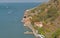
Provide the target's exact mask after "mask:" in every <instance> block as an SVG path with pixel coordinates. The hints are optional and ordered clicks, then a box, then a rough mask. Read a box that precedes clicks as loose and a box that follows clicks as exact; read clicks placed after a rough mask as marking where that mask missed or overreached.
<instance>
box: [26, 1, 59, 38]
mask: <svg viewBox="0 0 60 38" xmlns="http://www.w3.org/2000/svg"><path fill="white" fill-rule="evenodd" d="M26 13H27V16H28V17H32V19H30V20H31V24H32V25H33V27H34V28H35V29H36V30H38V33H39V34H43V35H45V37H46V38H60V0H50V1H49V2H47V3H43V4H41V5H38V6H37V7H35V8H33V9H30V10H29V11H28V12H26ZM34 22H42V23H43V27H41V28H40V27H37V26H35V25H34Z"/></svg>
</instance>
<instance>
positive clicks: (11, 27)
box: [0, 3, 40, 38]
mask: <svg viewBox="0 0 60 38" xmlns="http://www.w3.org/2000/svg"><path fill="white" fill-rule="evenodd" d="M39 4H40V3H0V38H35V37H34V36H33V35H24V31H26V30H25V28H24V26H23V23H21V20H22V18H23V14H24V10H26V9H29V8H33V7H35V6H37V5H39ZM27 30H28V29H27Z"/></svg>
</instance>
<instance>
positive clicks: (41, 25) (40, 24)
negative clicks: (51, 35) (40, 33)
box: [34, 22, 43, 27]
mask: <svg viewBox="0 0 60 38" xmlns="http://www.w3.org/2000/svg"><path fill="white" fill-rule="evenodd" d="M34 25H36V26H38V27H43V24H42V22H34Z"/></svg>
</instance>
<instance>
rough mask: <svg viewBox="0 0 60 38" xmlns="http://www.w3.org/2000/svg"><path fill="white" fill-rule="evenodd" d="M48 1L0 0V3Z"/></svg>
mask: <svg viewBox="0 0 60 38" xmlns="http://www.w3.org/2000/svg"><path fill="white" fill-rule="evenodd" d="M46 1H48V0H0V3H1V2H46Z"/></svg>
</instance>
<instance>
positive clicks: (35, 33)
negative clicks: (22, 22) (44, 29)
mask: <svg viewBox="0 0 60 38" xmlns="http://www.w3.org/2000/svg"><path fill="white" fill-rule="evenodd" d="M25 27H28V28H29V29H30V30H32V32H31V33H30V32H29V31H28V32H24V34H29V33H30V34H32V33H33V35H34V36H35V37H36V38H45V36H44V35H41V34H38V31H37V30H35V29H34V28H33V26H32V25H26V26H25Z"/></svg>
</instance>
